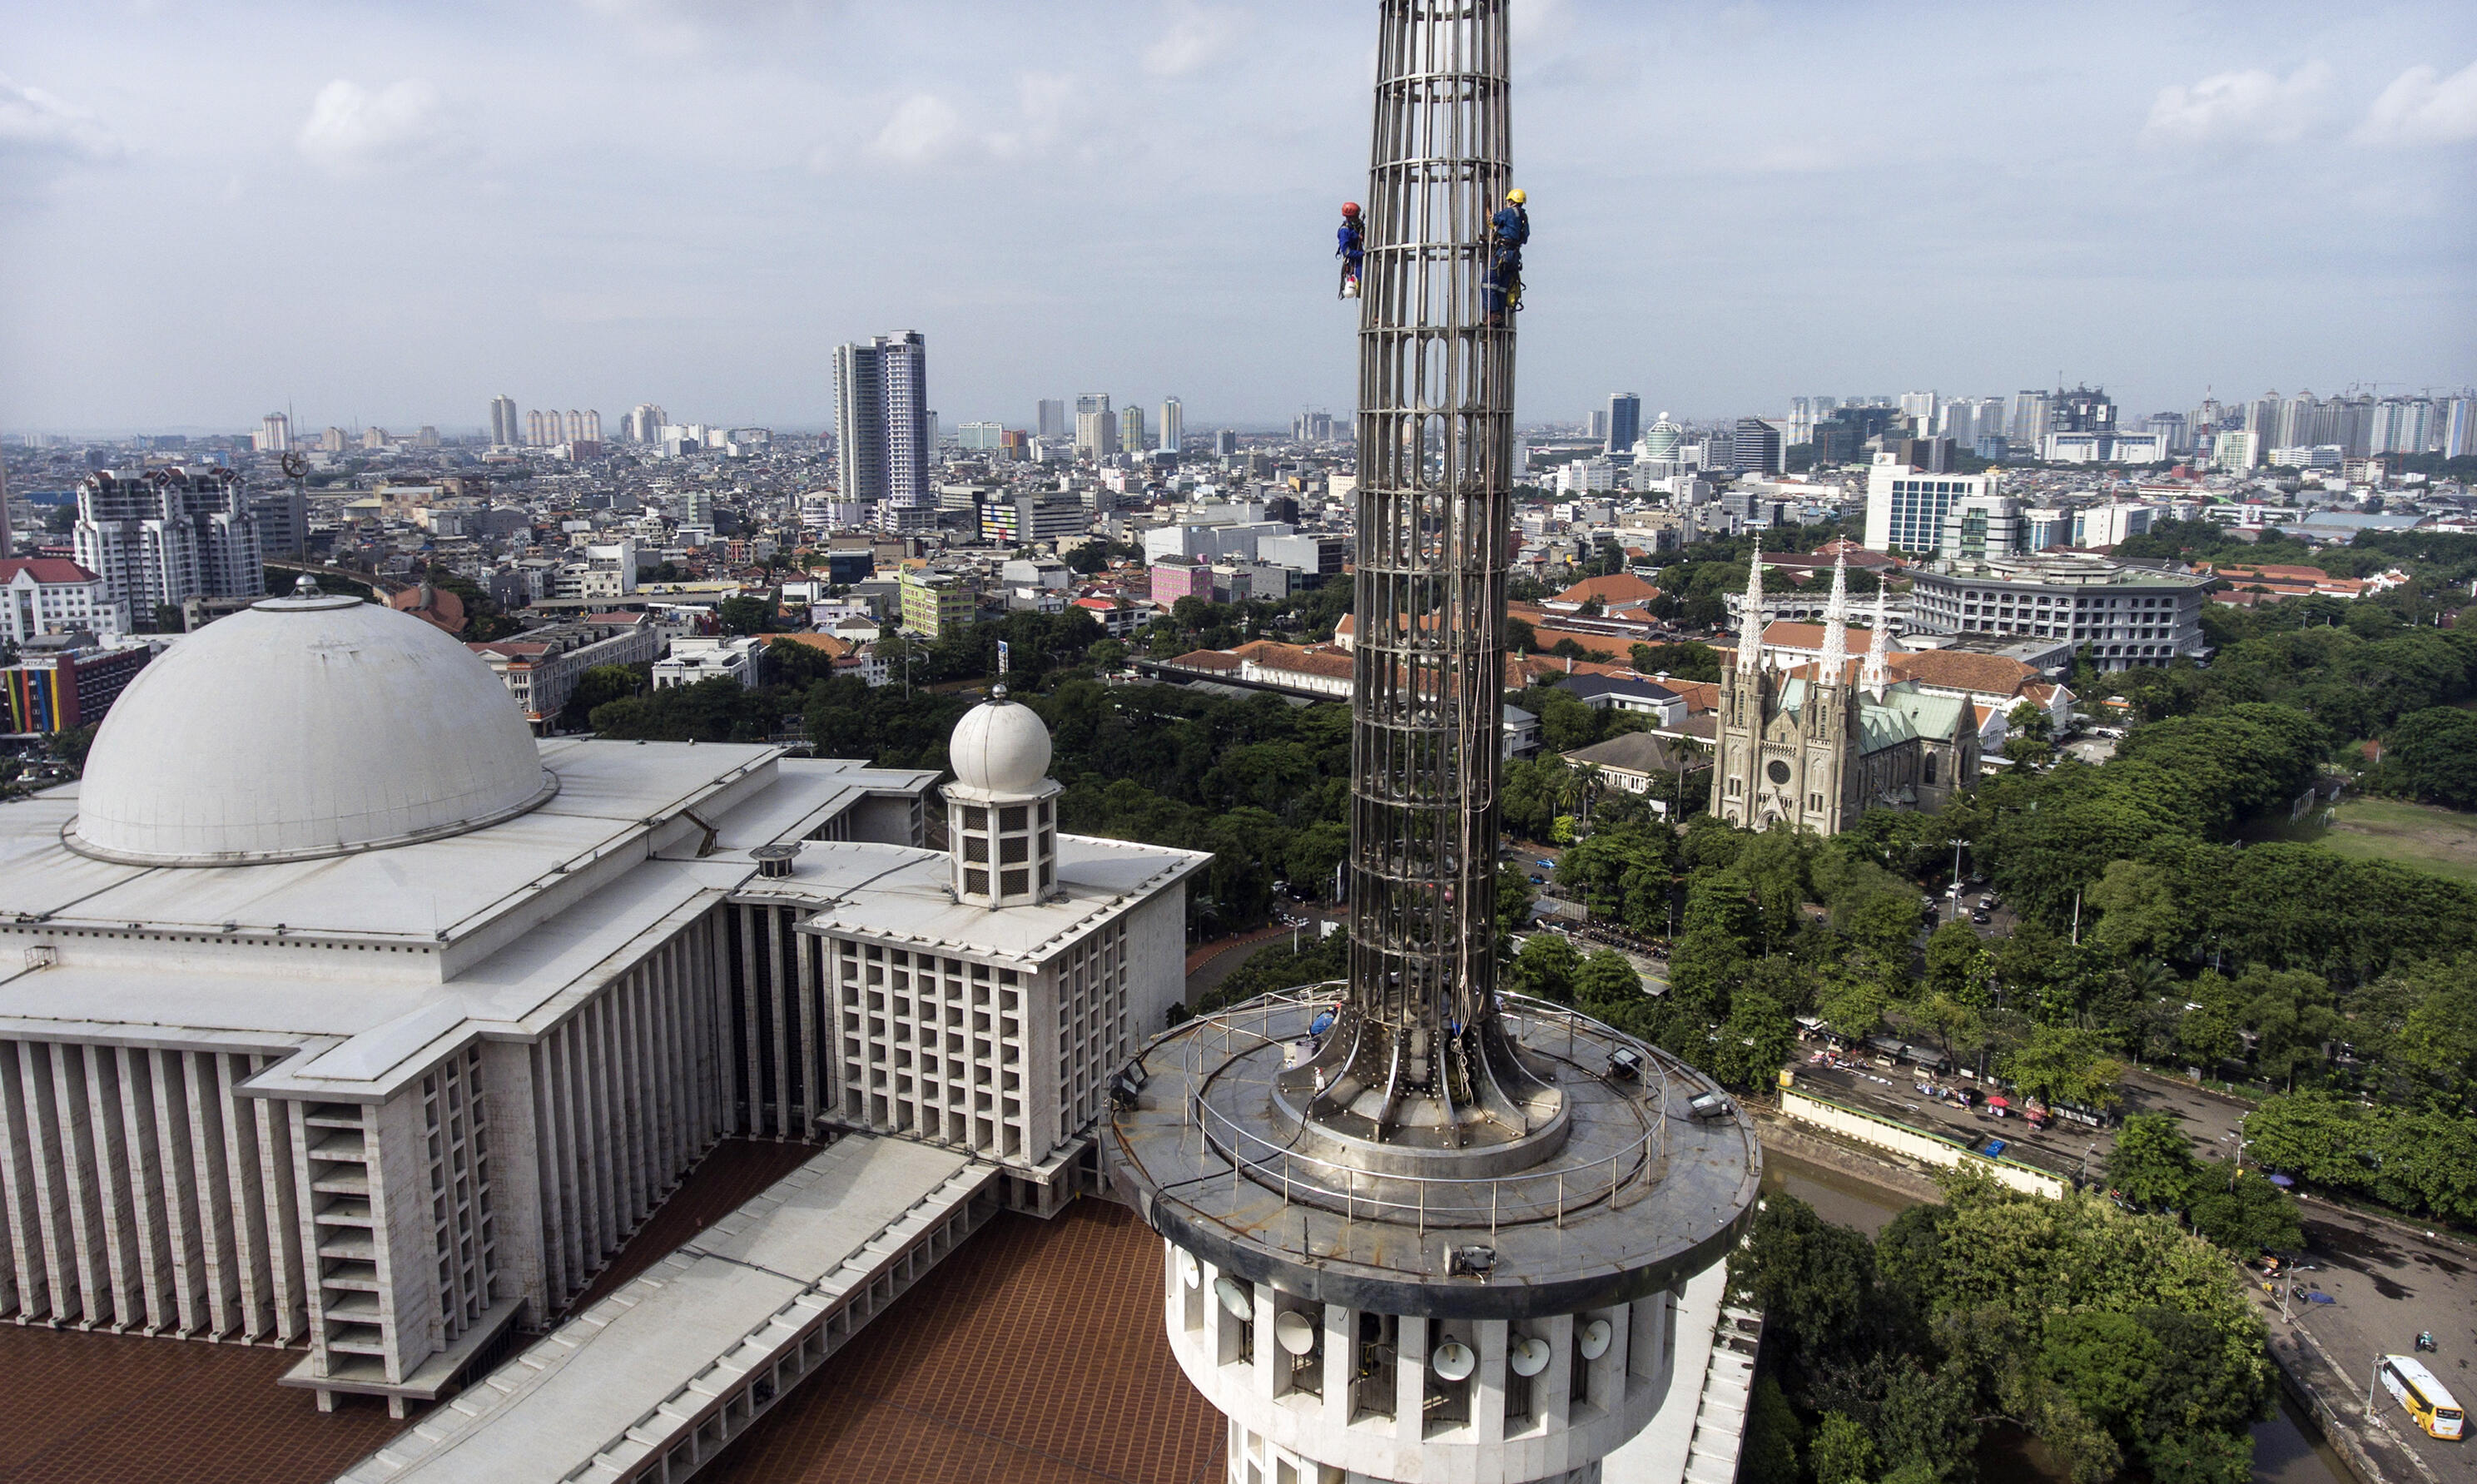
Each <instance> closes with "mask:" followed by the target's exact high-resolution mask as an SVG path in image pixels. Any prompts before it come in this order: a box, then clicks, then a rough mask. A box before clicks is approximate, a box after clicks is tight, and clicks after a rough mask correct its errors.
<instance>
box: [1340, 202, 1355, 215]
mask: <svg viewBox="0 0 2477 1484" xmlns="http://www.w3.org/2000/svg"><path fill="white" fill-rule="evenodd" d="M1341 214H1343V215H1344V216H1356V215H1358V214H1359V203H1358V202H1356V201H1344V202H1343V203H1341Z"/></svg>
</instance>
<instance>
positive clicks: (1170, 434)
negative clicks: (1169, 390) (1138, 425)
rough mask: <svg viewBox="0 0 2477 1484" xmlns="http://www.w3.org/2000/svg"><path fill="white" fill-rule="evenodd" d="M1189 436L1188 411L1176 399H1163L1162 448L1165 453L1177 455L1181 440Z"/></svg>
mask: <svg viewBox="0 0 2477 1484" xmlns="http://www.w3.org/2000/svg"><path fill="white" fill-rule="evenodd" d="M1186 436H1187V409H1186V408H1184V407H1182V406H1180V405H1179V400H1178V398H1176V397H1163V398H1162V405H1161V448H1162V452H1163V453H1176V452H1178V448H1179V440H1181V439H1184V438H1185V437H1186Z"/></svg>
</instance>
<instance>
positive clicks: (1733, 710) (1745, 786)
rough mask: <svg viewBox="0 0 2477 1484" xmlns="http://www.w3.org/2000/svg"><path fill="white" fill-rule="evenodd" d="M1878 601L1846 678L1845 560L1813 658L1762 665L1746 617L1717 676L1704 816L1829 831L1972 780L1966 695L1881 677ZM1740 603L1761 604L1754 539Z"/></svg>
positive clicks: (1934, 801) (1883, 622)
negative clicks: (1731, 659) (1860, 655)
mask: <svg viewBox="0 0 2477 1484" xmlns="http://www.w3.org/2000/svg"><path fill="white" fill-rule="evenodd" d="M1885 604H1886V600H1885V599H1884V597H1883V596H1882V594H1881V593H1880V592H1879V593H1878V594H1877V596H1876V599H1875V623H1874V629H1873V632H1872V634H1871V635H1870V636H1869V641H1868V644H1867V650H1866V655H1865V658H1864V662H1863V663H1862V664H1859V665H1857V666H1856V669H1857V671H1858V673H1857V678H1856V683H1855V684H1854V685H1853V684H1852V683H1851V676H1850V671H1851V669H1852V661H1851V659H1850V656H1849V567H1848V560H1847V558H1845V557H1844V558H1842V559H1841V560H1840V561H1839V562H1838V563H1835V564H1834V566H1833V571H1832V596H1831V599H1830V601H1829V603H1828V605H1827V607H1826V609H1825V611H1824V619H1823V622H1824V635H1823V651H1822V654H1821V655H1820V656H1819V657H1818V658H1817V660H1816V661H1815V662H1814V664H1812V665H1806V666H1798V667H1790V668H1788V669H1775V668H1770V667H1765V665H1764V642H1763V633H1762V627H1763V626H1762V622H1761V620H1760V619H1759V618H1758V619H1752V620H1749V621H1748V622H1747V623H1746V625H1745V634H1744V637H1743V638H1742V639H1741V640H1740V641H1739V645H1738V653H1737V661H1736V664H1735V665H1734V666H1733V667H1732V668H1731V669H1730V672H1729V673H1728V674H1727V675H1724V676H1723V677H1721V681H1720V704H1719V708H1718V716H1717V717H1716V729H1715V734H1714V767H1713V769H1712V802H1711V810H1712V813H1713V814H1714V816H1716V817H1719V818H1722V819H1726V820H1727V821H1728V822H1729V823H1731V824H1735V825H1739V826H1741V827H1743V828H1746V829H1756V830H1761V829H1769V828H1771V827H1772V826H1773V825H1775V824H1786V825H1788V826H1789V827H1791V828H1795V829H1805V830H1813V831H1814V833H1816V834H1818V835H1837V834H1839V833H1840V831H1841V830H1843V829H1845V828H1846V827H1848V826H1849V825H1850V824H1852V823H1854V822H1856V820H1857V818H1858V817H1859V816H1860V815H1863V814H1864V813H1865V812H1866V811H1867V810H1869V809H1909V810H1928V811H1932V810H1936V809H1940V808H1942V807H1943V805H1944V803H1945V802H1946V801H1947V800H1948V799H1950V798H1951V797H1952V795H1953V794H1954V793H1955V792H1957V791H1959V790H1962V789H1966V788H1968V787H1970V786H1971V785H1972V784H1974V783H1975V782H1976V781H1977V778H1978V740H1979V734H1978V729H1977V726H1976V725H1975V722H1974V719H1973V717H1972V713H1971V710H1970V703H1969V700H1968V698H1967V697H1966V696H1962V695H1952V694H1945V693H1936V692H1927V691H1924V690H1922V689H1920V687H1919V685H1918V683H1917V682H1915V681H1912V680H1903V681H1899V682H1893V681H1892V680H1891V679H1890V676H1889V659H1890V636H1891V622H1890V616H1889V613H1888V612H1887V610H1886V606H1885ZM1743 611H1744V612H1745V613H1747V614H1753V615H1760V614H1762V613H1763V612H1764V560H1763V549H1762V547H1761V546H1760V545H1758V546H1757V547H1756V550H1755V557H1754V561H1753V563H1752V564H1751V567H1750V570H1749V574H1748V576H1747V579H1746V606H1745V608H1744V610H1743Z"/></svg>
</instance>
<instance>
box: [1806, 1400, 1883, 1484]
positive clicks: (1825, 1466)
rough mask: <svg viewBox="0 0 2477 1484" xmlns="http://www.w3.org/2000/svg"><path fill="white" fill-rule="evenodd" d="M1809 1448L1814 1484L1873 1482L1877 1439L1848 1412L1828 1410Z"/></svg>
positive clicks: (1816, 1429)
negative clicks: (1870, 1435) (1869, 1434)
mask: <svg viewBox="0 0 2477 1484" xmlns="http://www.w3.org/2000/svg"><path fill="white" fill-rule="evenodd" d="M1807 1450H1808V1457H1809V1459H1810V1460H1811V1461H1812V1463H1813V1464H1814V1484H1872V1480H1873V1479H1874V1477H1875V1462H1876V1454H1875V1440H1874V1439H1873V1438H1872V1437H1869V1436H1868V1435H1867V1432H1866V1429H1865V1428H1864V1426H1862V1425H1861V1424H1860V1423H1859V1422H1858V1421H1857V1420H1856V1419H1855V1418H1852V1417H1850V1416H1849V1415H1848V1414H1847V1413H1843V1412H1826V1413H1824V1414H1823V1420H1822V1421H1820V1422H1818V1423H1816V1424H1815V1428H1814V1438H1813V1440H1812V1441H1811V1442H1809V1443H1808V1445H1807Z"/></svg>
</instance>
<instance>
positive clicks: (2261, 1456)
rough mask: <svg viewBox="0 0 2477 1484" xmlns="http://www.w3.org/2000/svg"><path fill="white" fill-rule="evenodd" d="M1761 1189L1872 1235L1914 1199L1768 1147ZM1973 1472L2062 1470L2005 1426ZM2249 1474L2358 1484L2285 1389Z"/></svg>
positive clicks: (2020, 1482)
mask: <svg viewBox="0 0 2477 1484" xmlns="http://www.w3.org/2000/svg"><path fill="white" fill-rule="evenodd" d="M1764 1193H1765V1194H1766V1195H1794V1196H1796V1197H1797V1198H1798V1199H1800V1200H1802V1201H1805V1202H1806V1203H1807V1204H1808V1205H1810V1206H1813V1207H1814V1214H1815V1215H1817V1216H1819V1217H1821V1218H1823V1219H1824V1220H1827V1221H1831V1222H1834V1223H1836V1224H1838V1225H1841V1226H1855V1227H1857V1228H1858V1229H1859V1230H1860V1231H1863V1232H1864V1233H1866V1234H1867V1235H1868V1236H1870V1237H1872V1236H1876V1235H1879V1234H1880V1233H1881V1232H1882V1231H1883V1229H1884V1228H1885V1226H1886V1225H1888V1224H1889V1223H1890V1221H1891V1220H1892V1218H1894V1217H1896V1216H1898V1215H1900V1214H1901V1212H1902V1211H1904V1210H1906V1209H1907V1208H1909V1207H1910V1206H1912V1205H1914V1204H1916V1202H1914V1201H1913V1200H1912V1199H1911V1198H1910V1197H1909V1196H1907V1195H1902V1194H1901V1193H1900V1192H1898V1191H1893V1190H1888V1189H1886V1188H1884V1187H1883V1186H1880V1185H1874V1184H1871V1183H1869V1182H1867V1181H1864V1180H1861V1179H1859V1178H1857V1177H1856V1176H1854V1175H1847V1174H1843V1173H1841V1172H1840V1171H1839V1170H1828V1169H1826V1168H1824V1167H1823V1166H1821V1165H1815V1164H1810V1163H1808V1162H1807V1161H1805V1160H1802V1159H1799V1158H1797V1157H1796V1156H1794V1155H1789V1154H1783V1153H1781V1152H1780V1151H1778V1150H1776V1149H1768V1148H1767V1149H1765V1150H1764ZM1978 1476H1979V1478H1980V1479H1981V1480H1982V1481H1984V1484H2063V1481H2064V1477H2065V1475H2064V1471H2062V1470H2060V1469H2057V1468H2056V1467H2055V1464H2054V1461H2053V1460H2052V1459H2051V1458H2049V1457H2048V1455H2047V1450H2046V1449H2045V1448H2043V1447H2040V1446H2039V1442H2038V1440H2037V1439H2035V1438H2032V1437H2029V1436H2027V1435H2025V1434H2022V1433H2019V1432H2016V1431H2013V1430H2011V1429H2007V1430H2005V1431H2002V1432H1990V1433H1989V1435H1988V1436H1987V1438H1986V1440H1985V1441H1984V1442H1983V1443H1982V1444H1981V1445H1980V1446H1979V1449H1978ZM2253 1476H2254V1477H2255V1478H2256V1479H2258V1480H2262V1481H2264V1484H2356V1479H2355V1476H2354V1475H2352V1474H2350V1473H2349V1472H2348V1471H2347V1469H2346V1467H2345V1466H2344V1465H2342V1464H2341V1463H2340V1462H2339V1455H2338V1454H2337V1453H2334V1452H2332V1451H2331V1448H2330V1446H2329V1445H2328V1444H2326V1443H2324V1442H2323V1441H2322V1439H2321V1436H2320V1435H2319V1434H2318V1433H2316V1432H2315V1431H2314V1428H2313V1426H2312V1425H2311V1424H2310V1423H2308V1422H2307V1421H2305V1419H2304V1417H2303V1415H2302V1414H2301V1413H2299V1412H2298V1411H2297V1410H2296V1408H2295V1407H2294V1405H2293V1404H2291V1403H2290V1402H2289V1399H2288V1394H2287V1393H2286V1392H2285V1391H2282V1392H2281V1393H2280V1394H2279V1412H2278V1415H2276V1416H2274V1417H2273V1418H2271V1419H2270V1420H2269V1421H2265V1422H2256V1423H2255V1424H2254V1428H2253Z"/></svg>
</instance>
